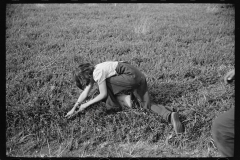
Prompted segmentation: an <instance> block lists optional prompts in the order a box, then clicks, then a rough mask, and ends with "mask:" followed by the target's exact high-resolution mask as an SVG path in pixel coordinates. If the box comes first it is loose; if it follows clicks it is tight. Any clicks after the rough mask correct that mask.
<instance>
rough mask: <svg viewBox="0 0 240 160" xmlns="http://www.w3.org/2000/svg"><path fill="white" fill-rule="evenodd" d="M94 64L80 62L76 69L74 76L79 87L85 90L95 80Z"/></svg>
mask: <svg viewBox="0 0 240 160" xmlns="http://www.w3.org/2000/svg"><path fill="white" fill-rule="evenodd" d="M93 70H94V66H93V65H92V64H90V63H83V64H80V65H79V66H78V67H77V68H76V69H75V70H74V71H73V77H74V80H75V82H76V85H77V86H78V88H80V89H81V90H83V89H84V88H85V87H86V86H88V85H89V83H90V82H91V81H93Z"/></svg>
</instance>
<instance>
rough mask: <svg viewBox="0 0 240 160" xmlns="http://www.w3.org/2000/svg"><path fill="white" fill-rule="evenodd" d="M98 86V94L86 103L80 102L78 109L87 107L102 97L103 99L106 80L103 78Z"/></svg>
mask: <svg viewBox="0 0 240 160" xmlns="http://www.w3.org/2000/svg"><path fill="white" fill-rule="evenodd" d="M98 87H99V91H100V94H99V95H97V96H96V97H95V98H93V99H91V100H90V101H88V102H87V103H84V104H82V105H81V107H80V109H79V110H83V109H85V108H87V107H88V106H90V105H92V104H94V103H96V102H99V101H101V100H102V99H104V98H105V97H107V86H106V81H105V80H104V81H103V82H102V83H101V84H100V85H99V86H98Z"/></svg>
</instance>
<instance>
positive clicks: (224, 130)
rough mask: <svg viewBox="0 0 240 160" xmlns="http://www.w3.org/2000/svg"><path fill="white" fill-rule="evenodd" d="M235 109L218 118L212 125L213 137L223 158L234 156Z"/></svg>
mask: <svg viewBox="0 0 240 160" xmlns="http://www.w3.org/2000/svg"><path fill="white" fill-rule="evenodd" d="M234 109H235V108H234V107H233V108H231V109H230V110H229V111H227V112H225V113H223V114H222V115H220V116H219V117H218V118H216V119H215V120H214V122H213V125H212V135H213V139H214V142H215V143H216V145H217V148H218V150H219V151H220V152H221V153H222V155H223V156H226V157H233V154H234Z"/></svg>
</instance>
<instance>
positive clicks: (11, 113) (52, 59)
mask: <svg viewBox="0 0 240 160" xmlns="http://www.w3.org/2000/svg"><path fill="white" fill-rule="evenodd" d="M6 11H7V14H6V125H7V126H6V127H7V130H6V137H7V142H6V146H7V150H6V154H7V156H37V157H49V156H54V157H64V156H68V157H70V156H77V157H87V156H92V157H211V156H213V157H216V156H220V154H219V153H218V151H217V149H216V148H215V146H214V144H213V142H212V138H211V132H210V130H211V124H212V121H213V119H214V118H215V117H217V116H218V115H219V114H221V113H222V112H224V111H226V110H228V109H229V108H231V107H232V106H233V105H234V100H235V98H234V97H235V95H234V86H233V85H230V86H226V85H224V84H223V81H222V77H223V76H224V75H225V74H226V72H227V71H229V70H230V69H232V68H234V63H235V57H234V47H235V46H234V43H235V40H234V39H235V21H234V17H235V12H234V7H233V6H231V5H226V4H224V5H223V4H117V5H116V6H115V5H114V4H47V5H36V4H12V5H10V4H9V5H7V10H6ZM106 60H127V61H129V62H130V63H131V64H133V65H135V66H137V67H138V68H139V69H140V70H141V71H142V72H143V73H144V74H145V75H146V77H147V82H148V85H149V90H150V95H151V99H152V101H153V102H155V103H158V104H161V105H165V106H166V107H168V108H169V109H171V110H175V111H178V112H179V113H180V114H181V117H180V119H181V121H182V122H183V124H184V126H185V133H184V134H183V135H182V136H181V137H177V136H176V135H174V133H173V129H172V126H171V125H170V124H168V123H167V122H165V121H164V120H163V119H162V118H161V117H160V116H158V115H156V114H155V113H152V112H143V111H142V109H141V108H140V107H139V106H138V105H136V104H134V105H133V109H124V110H123V111H121V112H118V113H113V114H106V112H105V107H104V103H102V102H100V103H97V104H95V105H93V106H91V107H89V108H88V109H86V110H85V111H84V112H83V113H80V114H79V115H78V116H76V117H74V118H72V119H69V120H68V119H65V118H64V116H65V115H66V113H67V112H68V111H69V110H70V109H71V108H72V107H73V105H74V103H75V102H76V100H77V98H78V96H79V94H80V93H81V90H79V89H78V88H77V87H76V85H75V83H74V82H73V79H72V75H71V71H72V69H73V68H74V67H76V66H77V65H78V64H79V63H81V62H86V61H88V62H92V63H94V64H97V63H99V62H103V61H106Z"/></svg>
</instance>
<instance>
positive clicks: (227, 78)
mask: <svg viewBox="0 0 240 160" xmlns="http://www.w3.org/2000/svg"><path fill="white" fill-rule="evenodd" d="M234 78H235V69H233V70H231V71H229V72H228V73H227V74H226V76H225V77H224V82H225V83H226V84H228V83H231V82H232V80H233V79H234Z"/></svg>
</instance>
